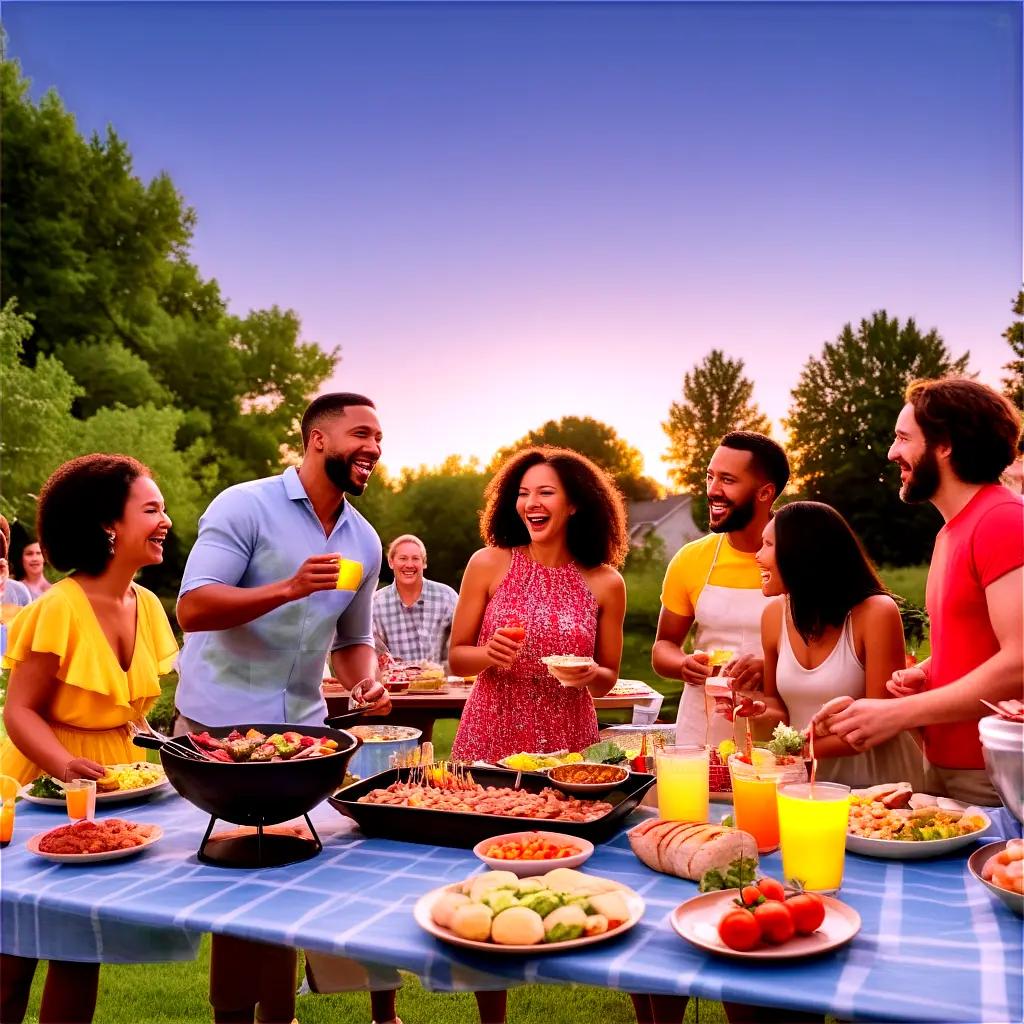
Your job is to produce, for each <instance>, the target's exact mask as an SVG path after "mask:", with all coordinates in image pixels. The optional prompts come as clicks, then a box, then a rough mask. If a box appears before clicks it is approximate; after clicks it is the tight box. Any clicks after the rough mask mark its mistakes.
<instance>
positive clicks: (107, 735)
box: [0, 576, 178, 783]
mask: <svg viewBox="0 0 1024 1024" xmlns="http://www.w3.org/2000/svg"><path fill="white" fill-rule="evenodd" d="M132 587H133V589H134V590H135V602H136V609H137V615H136V626H135V650H134V652H133V654H132V662H131V665H130V666H129V667H128V671H127V672H126V671H125V670H124V669H123V668H121V665H120V662H118V660H117V656H116V655H115V654H114V650H113V648H112V647H111V646H110V642H109V641H108V640H107V638H106V636H105V635H104V633H103V630H102V629H101V627H100V623H99V619H97V618H96V613H95V612H94V611H93V609H92V605H91V604H90V603H89V599H88V597H86V594H85V591H84V590H83V589H82V587H81V586H80V585H79V584H78V583H77V582H76V581H75V579H74V578H73V577H70V576H69V577H67V578H66V579H63V580H61V581H60V582H59V583H57V584H55V585H54V586H52V587H51V588H50V589H49V590H48V591H47V592H46V593H45V594H44V595H43V596H42V597H40V598H39V599H38V600H36V601H33V602H32V604H30V605H28V606H27V607H26V608H23V609H22V610H21V612H20V613H19V614H18V616H17V617H16V618H15V620H14V621H13V622H12V623H11V624H10V625H9V626H8V627H7V630H8V635H7V653H6V654H5V656H4V661H3V664H4V668H13V667H14V666H15V665H17V663H18V662H22V661H25V660H26V659H27V658H28V656H29V655H30V654H31V653H32V652H33V651H36V652H41V653H46V654H55V655H57V657H58V658H59V659H60V666H59V668H58V669H57V678H58V679H59V680H60V681H61V683H63V684H64V685H62V686H59V687H58V688H57V691H56V693H55V695H54V698H53V703H52V705H51V707H50V711H49V714H48V716H47V717H48V719H49V722H50V725H51V726H52V728H53V731H54V734H55V735H56V737H57V739H58V740H60V742H61V743H62V744H63V745H64V747H65V749H66V750H67V751H68V753H69V754H71V756H72V757H88V758H91V759H92V760H93V761H98V762H99V763H100V764H125V763H127V762H130V761H138V760H140V759H142V758H143V757H144V751H143V750H142V749H141V748H140V747H136V746H135V745H134V744H133V743H132V741H131V728H130V727H129V725H128V723H129V722H140V721H141V720H142V718H143V717H144V716H145V714H146V712H147V711H148V710H149V709H150V708H151V707H152V706H153V704H154V703H155V702H156V699H157V697H159V696H160V676H161V675H163V674H164V673H166V672H169V671H170V670H171V668H172V667H173V664H174V657H175V655H176V654H177V653H178V644H177V642H176V641H175V639H174V633H173V632H172V630H171V624H170V623H169V622H168V621H167V615H166V614H165V613H164V610H163V607H162V606H161V604H160V601H159V600H158V598H157V596H156V594H154V593H153V592H152V591H150V590H146V588H145V587H140V586H138V585H136V584H134V583H133V584H132ZM0 771H2V773H3V774H4V775H12V776H14V778H16V779H18V780H19V781H20V782H22V783H27V782H31V781H32V780H33V779H35V778H36V777H37V776H39V775H41V774H43V771H42V769H41V768H40V767H39V766H38V765H36V764H34V763H33V762H32V761H30V760H29V759H28V758H27V757H25V755H24V754H22V753H21V751H20V750H18V748H17V747H15V745H14V744H13V743H12V742H11V740H10V739H9V738H8V739H6V740H4V742H3V745H2V746H0Z"/></svg>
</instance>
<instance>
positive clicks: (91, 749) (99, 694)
mask: <svg viewBox="0 0 1024 1024" xmlns="http://www.w3.org/2000/svg"><path fill="white" fill-rule="evenodd" d="M37 516H38V518H37V532H38V535H39V537H40V539H41V541H42V544H43V547H44V549H45V551H46V554H47V557H48V558H49V560H50V562H51V563H52V564H53V565H54V566H55V567H56V568H58V569H59V570H60V571H61V572H66V573H71V574H72V575H69V576H67V577H65V578H64V579H63V580H61V581H60V582H59V583H57V584H55V585H54V586H53V587H51V588H50V590H48V591H47V593H46V594H44V595H43V596H42V597H41V598H40V599H39V600H38V601H35V602H33V603H32V604H31V605H29V607H28V608H27V609H25V610H24V611H23V612H22V613H21V614H19V615H18V617H17V618H16V619H15V621H14V622H13V623H12V624H11V626H10V637H9V644H8V649H7V655H6V657H5V658H4V667H5V668H10V670H11V676H10V681H9V684H8V690H7V702H6V704H5V706H4V725H5V726H6V728H7V733H8V739H7V740H5V741H4V742H3V744H2V745H0V772H2V773H3V774H4V775H11V776H13V777H14V778H16V779H17V780H18V781H19V782H22V783H27V782H30V781H32V780H33V779H35V778H36V777H37V776H38V775H40V774H42V773H44V772H45V773H46V774H48V775H52V776H53V777H54V778H56V779H60V780H62V781H69V780H71V779H77V778H85V779H97V778H99V777H100V776H101V775H103V774H104V771H105V769H104V766H105V765H108V764H123V763H125V762H129V761H134V760H137V758H138V756H139V749H138V748H137V747H135V746H133V744H132V742H131V736H132V731H131V723H133V722H137V723H142V722H143V720H144V716H145V714H146V711H147V710H148V709H149V708H150V707H151V706H152V705H153V703H154V702H155V701H156V699H157V697H159V696H160V676H161V675H162V674H163V673H165V672H168V671H170V669H171V666H172V663H173V661H174V656H175V654H176V653H177V650H178V647H177V644H176V642H175V640H174V634H173V632H172V631H171V626H170V623H169V622H168V621H167V616H166V615H165V614H164V610H163V608H162V607H161V605H160V601H159V599H158V598H157V597H156V595H155V594H153V593H151V592H150V591H148V590H146V589H145V588H144V587H140V586H139V585H138V584H136V583H134V582H133V577H134V576H135V574H136V573H137V572H138V570H139V569H141V568H142V567H143V566H146V565H157V564H159V563H160V562H161V561H163V545H164V539H165V538H166V536H167V531H168V530H169V529H170V527H171V520H170V519H169V518H168V516H167V513H166V511H165V510H164V501H163V497H162V496H161V494H160V490H159V488H158V487H157V485H156V483H155V482H154V481H153V479H152V477H151V476H150V475H149V470H148V469H147V468H146V467H145V466H143V465H142V464H141V463H140V462H137V461H136V460H135V459H132V458H129V457H128V456H126V455H85V456H82V457H81V458H78V459H73V460H71V461H70V462H66V463H65V464H64V465H63V466H61V467H59V468H58V469H57V470H56V471H55V472H54V473H53V475H52V476H51V477H50V478H49V480H47V481H46V483H45V484H44V486H43V489H42V492H41V494H40V496H39V508H38V513H37ZM99 967H100V965H99V964H98V963H65V962H61V961H55V960H51V961H50V967H49V970H48V972H47V977H46V985H45V988H44V990H43V1001H42V1006H41V1008H40V1014H39V1019H40V1021H41V1022H44V1024H45V1022H62V1024H67V1022H78V1021H90V1020H92V1015H93V1012H94V1010H95V1008H96V991H97V984H98V981H99ZM35 969H36V961H35V960H34V959H30V958H27V957H16V956H10V955H4V956H3V957H2V958H0V978H2V985H0V992H2V995H0V1019H2V1020H3V1021H5V1022H7V1021H20V1020H21V1019H22V1018H23V1017H24V1014H25V1006H26V1004H27V1001H28V997H29V990H30V988H31V984H32V977H33V975H34V973H35Z"/></svg>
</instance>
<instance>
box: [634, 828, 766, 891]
mask: <svg viewBox="0 0 1024 1024" xmlns="http://www.w3.org/2000/svg"><path fill="white" fill-rule="evenodd" d="M628 836H629V845H630V846H631V847H632V848H633V852H634V853H635V854H636V855H637V857H639V858H640V860H641V861H642V862H643V863H644V864H646V865H647V866H648V867H649V868H653V870H655V871H662V872H664V873H665V874H667V875H677V876H678V877H679V878H688V879H690V880H691V881H693V882H699V881H700V879H701V878H702V877H703V875H704V873H705V872H706V871H710V870H712V869H718V870H724V869H725V868H727V867H728V866H729V865H730V864H731V863H732V862H733V861H734V860H737V859H738V858H739V857H749V858H751V859H753V860H754V861H755V862H756V860H757V843H756V842H755V841H754V837H753V836H752V835H750V833H749V832H743V831H741V830H740V829H738V828H726V827H724V826H722V825H709V824H707V823H705V822H695V821H664V820H662V819H661V818H650V819H648V820H647V821H643V822H641V823H640V824H639V825H637V826H636V828H633V829H631V830H630V831H629V833H628Z"/></svg>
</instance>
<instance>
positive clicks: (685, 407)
mask: <svg viewBox="0 0 1024 1024" xmlns="http://www.w3.org/2000/svg"><path fill="white" fill-rule="evenodd" d="M753 393H754V384H753V381H751V380H750V379H749V378H748V377H746V376H744V374H743V360H742V359H732V358H730V357H729V356H727V355H726V354H725V353H724V352H723V351H722V350H721V349H717V348H715V349H712V350H711V351H710V352H709V353H708V354H707V355H706V356H705V357H704V360H703V362H701V363H698V364H697V365H696V366H694V368H693V369H692V370H690V371H689V373H686V374H684V376H683V400H682V401H681V402H673V403H672V405H671V406H670V407H669V411H668V422H666V423H663V424H662V425H661V427H662V429H663V430H664V431H665V433H666V434H667V435H668V440H669V447H668V452H667V459H666V461H668V462H669V463H670V468H669V478H670V479H671V480H672V482H673V483H674V484H675V485H676V486H677V487H679V488H680V489H681V490H682V491H683V492H685V493H688V494H691V495H693V518H694V521H695V522H696V523H697V524H698V525H700V526H705V525H706V524H707V514H708V502H707V493H706V492H705V489H704V482H705V479H706V477H707V470H708V463H709V462H710V461H711V456H712V455H713V454H714V452H715V449H716V448H717V447H718V443H719V441H721V439H722V437H723V436H724V435H725V434H727V433H729V431H730V430H755V431H757V432H758V433H761V434H769V433H771V424H770V423H769V422H768V419H767V418H766V417H765V415H764V414H763V413H762V412H761V410H760V409H759V408H758V407H757V405H756V403H755V402H753V400H752V398H753Z"/></svg>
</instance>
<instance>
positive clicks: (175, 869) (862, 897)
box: [0, 794, 1024, 1024]
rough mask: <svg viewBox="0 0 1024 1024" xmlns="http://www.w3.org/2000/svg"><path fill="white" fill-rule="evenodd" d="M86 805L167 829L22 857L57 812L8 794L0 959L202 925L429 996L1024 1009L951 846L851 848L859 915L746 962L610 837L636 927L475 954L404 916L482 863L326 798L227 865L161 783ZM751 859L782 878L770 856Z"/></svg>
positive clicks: (163, 955) (77, 951) (117, 955)
mask: <svg viewBox="0 0 1024 1024" xmlns="http://www.w3.org/2000/svg"><path fill="white" fill-rule="evenodd" d="M115 812H116V813H115ZM101 816H111V817H113V816H120V817H127V818H130V819H132V820H135V821H142V822H154V823H157V824H159V825H161V826H162V827H163V828H164V831H165V836H164V838H163V839H162V840H161V841H160V842H159V843H157V844H155V845H154V846H153V847H152V848H151V849H149V850H147V851H145V852H144V853H142V854H141V855H139V856H137V857H132V858H128V859H126V860H122V861H113V862H108V863H101V864H95V865H92V866H81V867H68V866H65V865H56V864H52V863H49V862H47V861H44V860H41V859H39V858H37V857H35V856H33V855H32V854H30V853H28V851H27V850H26V849H25V841H26V840H27V839H28V838H29V836H31V835H33V834H35V833H37V832H40V831H44V830H46V829H48V828H52V827H55V826H56V825H58V824H61V823H63V822H64V821H65V820H66V819H65V818H64V816H63V814H62V813H60V812H57V811H52V810H47V809H44V808H39V807H33V806H30V805H28V804H26V803H25V802H24V801H20V802H19V803H18V809H17V819H16V829H15V835H14V841H13V843H12V844H11V845H10V846H9V847H8V848H7V849H5V850H3V851H2V852H0V885H2V892H0V948H2V950H3V951H4V952H6V953H16V954H20V955H22V956H38V957H42V958H50V957H53V958H61V959H67V960H96V959H101V960H103V961H105V962H145V961H155V960H168V959H181V958H187V957H190V956H193V955H194V954H195V949H196V945H197V943H198V938H199V935H200V933H202V932H227V933H230V934H233V935H238V936H242V937H247V938H251V939H258V940H262V941H266V942H273V943H279V944H293V945H296V946H301V947H304V948H311V949H316V950H321V951H323V952H326V953H339V954H344V955H347V956H352V957H356V958H358V959H362V960H365V961H369V962H373V963H382V964H390V965H392V966H396V967H400V968H403V969H406V970H409V971H412V972H414V973H416V974H418V975H419V976H420V977H421V978H423V979H424V981H425V983H426V984H427V985H429V986H430V987H432V988H436V989H441V990H451V989H467V988H488V987H504V986H508V985H515V984H522V983H524V982H550V983H554V984H567V983H570V982H578V983H583V984H590V985H599V986H604V987H608V988H615V989H622V990H626V991H636V992H659V993H666V994H683V993H691V994H694V995H699V996H705V997H709V998H713V999H722V998H725V999H733V1000H738V1001H744V1002H752V1003H758V1004H761V1005H769V1006H787V1007H790V1008H793V1009H799V1010H806V1011H813V1012H828V1013H832V1014H835V1015H837V1016H838V1017H840V1018H845V1019H874V1020H884V1021H944V1022H945V1021H968V1022H986V1024H996V1022H1009V1021H1015V1022H1016V1021H1020V1020H1021V1019H1022V1016H1024V1014H1022V975H1021V964H1022V955H1024V949H1022V921H1021V919H1020V918H1019V917H1015V916H1014V915H1013V914H1012V913H1011V912H1010V911H1009V910H1008V909H1007V908H1006V907H1005V906H1003V905H1002V904H1000V903H997V902H996V901H995V900H994V899H993V898H992V897H991V896H990V895H989V894H988V892H986V891H985V890H984V888H983V887H982V886H980V885H978V884H977V883H975V882H974V880H973V879H972V878H970V876H969V874H968V872H967V867H966V852H961V853H959V854H956V855H954V856H951V857H945V858H941V859H936V860H930V861H905V862H900V861H882V860H870V859H867V858H862V857H857V856H852V855H848V856H847V860H846V876H845V879H844V884H843V890H842V898H843V899H844V900H845V901H846V902H848V903H849V904H851V905H852V906H854V907H856V909H857V910H858V911H859V913H860V915H861V917H862V918H863V928H862V930H861V932H860V934H859V935H858V936H857V937H856V938H855V939H854V940H853V941H852V942H851V943H850V944H849V945H848V946H846V947H844V948H843V949H841V950H839V951H837V952H835V953H833V954H830V955H827V956H823V957H819V958H816V959H813V960H805V961H797V962H793V963H771V964H765V965H762V966H755V965H754V964H752V963H749V962H746V963H742V964H739V963H736V962H733V961H730V960H728V959H725V958H720V957H715V956H709V955H705V954H703V953H701V952H699V951H698V950H696V949H694V948H692V947H691V946H689V945H688V944H687V943H686V942H684V941H683V940H682V939H680V938H678V937H677V936H676V934H675V933H674V932H673V931H672V929H671V927H670V925H669V923H668V915H669V913H670V911H671V910H672V909H673V908H674V907H675V906H677V905H678V904H679V903H681V902H682V901H683V900H685V899H687V898H689V897H691V896H693V895H694V894H695V892H696V886H695V885H694V884H693V883H691V882H685V881H682V880H681V879H676V878H671V877H668V876H666V875H661V874H657V873H655V872H653V871H650V870H649V869H648V868H646V867H644V866H643V865H642V864H641V863H640V862H639V861H638V860H637V859H636V858H635V857H634V856H633V854H632V853H631V852H630V850H629V845H628V843H627V841H626V839H625V836H623V835H621V834H620V835H619V836H617V837H616V838H615V839H614V840H613V841H612V842H610V843H606V844H602V845H601V846H600V847H599V848H598V850H597V852H596V853H595V855H594V856H593V858H592V859H591V860H590V861H589V862H588V863H587V865H586V870H587V871H590V872H592V873H594V874H601V875H607V876H609V877H612V878H616V879H618V880H619V881H621V882H624V883H626V884H627V885H630V886H632V887H633V888H634V889H636V890H638V891H639V892H640V893H641V894H642V895H643V897H644V899H645V900H646V901H647V910H646V913H645V914H644V917H643V920H642V921H641V922H640V924H639V925H637V927H636V928H635V929H633V930H632V931H631V932H629V933H628V934H627V935H624V936H623V937H622V938H621V939H619V940H611V941H609V942H606V943H602V944H599V945H596V946H591V947H589V948H588V949H586V950H582V951H580V952H579V953H574V954H561V955H557V956H538V957H519V956H497V955H495V956H480V955H475V954H471V953H469V952H468V951H466V950H462V949H458V948H456V947H453V946H447V945H445V944H443V943H441V942H439V941H437V940H435V939H434V938H432V937H431V936H429V935H427V934H425V933H424V932H422V931H421V930H420V929H419V928H418V927H417V926H416V924H415V923H414V922H413V919H412V907H413V904H414V903H415V902H416V900H417V898H418V897H419V896H420V895H422V894H423V893H424V892H427V891H429V890H430V889H433V888H435V887H437V886H439V885H442V884H444V883H446V882H452V881H457V880H459V879H461V878H464V877H466V876H467V875H469V874H471V873H473V872H474V871H476V870H478V869H479V868H480V867H481V865H480V864H479V862H478V861H477V860H476V859H475V858H474V857H473V855H472V853H471V852H469V851H467V850H456V849H449V848H446V847H435V846H426V845H415V844H411V843H403V842H395V841H389V840H380V839H374V840H368V839H363V838H361V837H360V835H359V834H358V833H357V832H354V831H353V827H352V823H351V822H349V821H347V819H343V818H341V817H340V816H338V815H337V814H335V812H334V811H333V810H332V809H331V808H330V807H329V806H327V805H323V806H322V807H320V808H318V809H317V811H316V813H315V815H314V816H313V817H314V821H315V822H316V824H317V827H318V830H319V831H320V835H321V838H322V839H323V841H324V850H323V852H322V853H321V854H320V855H319V856H318V857H316V858H314V859H313V860H309V861H306V862H304V863H301V864H293V865H290V866H287V867H283V868H273V869H266V870H259V871H238V870H230V869H224V868H216V867H208V866H206V865H202V864H200V863H199V862H198V861H197V860H196V857H195V852H196V848H197V846H198V844H199V840H200V838H201V836H202V833H203V830H204V828H205V825H206V821H207V819H206V817H205V815H203V814H202V813H201V812H200V811H198V810H197V809H196V808H194V807H192V806H191V805H190V804H188V803H186V802H185V801H184V800H182V799H181V798H179V797H177V796H176V795H174V794H169V795H166V796H164V797H161V798H158V799H155V800H152V801H150V802H147V803H140V804H135V805H127V806H122V807H121V808H120V809H118V808H111V809H110V811H109V812H105V813H104V814H103V815H101ZM995 818H996V821H995V825H994V827H993V832H992V834H991V836H990V838H1001V837H1006V836H1009V835H1016V834H1019V833H1020V829H1019V826H1017V823H1016V822H1015V821H1013V819H1011V818H1010V816H1009V815H1008V814H1007V813H1006V812H1005V811H999V812H997V813H996V816H995ZM224 827H225V828H226V827H230V826H224ZM967 852H969V851H967ZM763 866H764V870H765V872H766V873H768V874H774V875H776V876H779V874H780V871H781V865H780V863H779V858H778V855H777V854H773V855H771V856H769V857H766V858H763Z"/></svg>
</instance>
